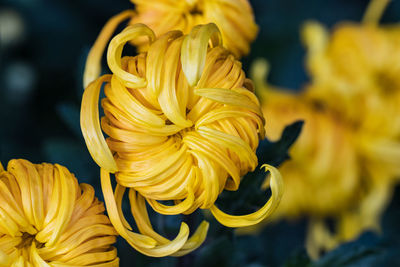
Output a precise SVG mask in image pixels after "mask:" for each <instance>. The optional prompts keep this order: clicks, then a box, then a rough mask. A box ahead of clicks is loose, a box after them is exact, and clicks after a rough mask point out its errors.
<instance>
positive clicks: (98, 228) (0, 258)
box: [0, 159, 119, 267]
mask: <svg viewBox="0 0 400 267" xmlns="http://www.w3.org/2000/svg"><path fill="white" fill-rule="evenodd" d="M0 201H1V207H0V266H13V267H23V266H53V267H63V266H65V267H67V266H97V267H108V266H109V267H111V266H119V259H118V257H117V251H116V249H115V248H114V247H112V244H114V243H115V241H116V235H117V232H116V231H115V229H114V227H113V226H112V225H111V223H110V221H109V219H108V217H107V216H105V215H104V214H103V212H104V205H103V203H102V202H100V201H98V200H97V198H96V197H95V196H94V190H93V187H91V186H90V185H88V184H83V183H82V184H78V182H77V180H76V178H75V177H74V175H73V174H72V173H70V172H69V171H68V170H67V169H66V168H65V167H63V166H60V165H58V164H55V165H52V164H48V163H42V164H32V163H30V162H29V161H26V160H22V159H14V160H11V161H10V162H9V163H8V166H7V171H6V170H4V169H3V167H2V166H1V164H0Z"/></svg>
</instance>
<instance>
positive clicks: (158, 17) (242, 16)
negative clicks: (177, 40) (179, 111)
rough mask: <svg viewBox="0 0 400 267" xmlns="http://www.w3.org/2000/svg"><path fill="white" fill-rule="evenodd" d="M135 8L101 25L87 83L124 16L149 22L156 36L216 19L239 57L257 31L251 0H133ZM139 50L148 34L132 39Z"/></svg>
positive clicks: (97, 72) (227, 43)
mask: <svg viewBox="0 0 400 267" xmlns="http://www.w3.org/2000/svg"><path fill="white" fill-rule="evenodd" d="M131 1H132V2H133V3H134V4H135V10H132V11H131V10H128V11H123V12H121V13H120V14H118V15H115V16H114V17H112V18H111V19H110V20H109V21H108V22H107V24H106V25H105V26H104V28H103V29H102V31H101V33H100V34H99V36H98V38H97V40H96V42H95V44H94V45H93V48H92V49H91V51H90V53H89V55H88V58H87V61H86V65H90V66H91V68H87V69H86V71H85V74H84V86H85V87H87V85H88V84H89V83H90V82H92V81H93V80H94V79H95V78H96V77H98V76H99V75H100V69H101V66H100V59H101V55H102V54H103V51H104V49H105V47H106V44H107V42H108V40H109V39H110V37H111V35H112V33H113V32H114V30H115V28H116V27H117V26H118V25H119V24H120V23H121V21H123V20H127V19H129V20H130V21H129V24H130V25H133V24H136V23H143V24H146V25H148V26H149V27H150V28H151V29H152V30H153V31H154V32H155V34H156V35H157V36H161V35H163V34H165V33H167V32H169V31H171V30H179V31H182V32H183V33H184V34H188V33H190V31H191V30H192V28H193V27H195V26H196V25H200V24H207V23H215V24H216V25H217V26H218V27H219V29H220V31H221V34H222V38H223V40H224V45H225V47H226V48H227V49H228V50H230V51H231V52H232V53H233V54H234V55H235V56H236V57H241V56H243V55H246V54H248V53H249V50H250V43H251V42H252V41H254V39H255V38H256V36H257V33H258V27H257V24H256V23H255V21H254V15H253V10H252V8H251V6H250V3H249V2H248V0H229V1H227V0H152V1H148V0H131ZM131 43H132V44H134V45H136V46H137V47H138V48H139V51H141V52H144V51H147V49H148V46H149V42H148V40H147V39H146V38H144V37H142V38H136V39H135V40H132V41H131Z"/></svg>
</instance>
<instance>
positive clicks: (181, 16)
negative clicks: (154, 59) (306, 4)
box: [130, 0, 258, 57]
mask: <svg viewBox="0 0 400 267" xmlns="http://www.w3.org/2000/svg"><path fill="white" fill-rule="evenodd" d="M131 1H132V3H134V4H135V11H136V12H137V15H136V16H133V18H132V19H131V21H130V24H135V23H144V24H146V25H148V26H149V27H150V28H151V29H152V30H153V31H154V32H155V33H156V35H157V36H160V35H161V34H164V33H166V32H168V31H170V30H180V31H182V32H183V33H184V34H188V33H189V32H190V31H191V30H192V28H193V27H194V26H196V25H199V24H207V23H211V22H212V23H215V24H216V25H217V26H218V27H219V29H220V31H221V34H222V38H223V40H224V46H225V47H226V48H227V49H228V50H230V51H231V52H232V53H233V54H234V55H235V56H237V57H241V56H243V55H246V54H248V53H249V50H250V43H251V42H252V41H254V39H255V38H256V35H257V32H258V27H257V25H256V24H255V21H254V16H253V10H252V8H251V6H250V3H249V2H248V1H247V0H229V1H227V0H178V1H175V0H155V1H146V0H131ZM160 18H163V19H160ZM144 41H146V40H144V39H142V40H140V41H136V40H135V41H133V43H134V44H136V45H139V46H140V47H141V48H140V49H141V50H143V49H144V48H143V46H146V44H145V42H144Z"/></svg>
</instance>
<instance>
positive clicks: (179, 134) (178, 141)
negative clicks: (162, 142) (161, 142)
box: [171, 126, 194, 149]
mask: <svg viewBox="0 0 400 267" xmlns="http://www.w3.org/2000/svg"><path fill="white" fill-rule="evenodd" d="M193 130H194V126H192V127H188V128H185V129H182V130H181V131H179V132H177V133H176V134H174V135H172V136H171V137H172V138H173V139H174V141H175V145H176V147H177V148H178V149H179V148H180V147H181V146H182V139H183V138H184V137H185V135H186V134H187V133H188V132H191V131H193Z"/></svg>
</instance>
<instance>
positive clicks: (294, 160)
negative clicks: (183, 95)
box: [253, 1, 400, 258]
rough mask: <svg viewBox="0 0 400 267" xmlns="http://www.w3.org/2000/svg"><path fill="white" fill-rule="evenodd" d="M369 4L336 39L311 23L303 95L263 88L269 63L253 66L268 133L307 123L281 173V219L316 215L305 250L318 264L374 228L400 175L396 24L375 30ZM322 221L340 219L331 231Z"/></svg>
mask: <svg viewBox="0 0 400 267" xmlns="http://www.w3.org/2000/svg"><path fill="white" fill-rule="evenodd" d="M383 2H384V1H381V2H380V3H383ZM371 6H372V7H373V8H377V9H378V10H375V11H374V12H372V11H371V8H370V9H369V11H368V12H367V15H366V17H365V20H364V24H355V23H342V24H340V25H338V26H336V27H335V28H334V30H333V32H332V34H329V32H328V30H326V29H325V28H324V27H323V26H321V25H320V24H318V23H316V22H311V23H307V24H306V26H305V27H304V29H303V39H304V40H305V43H306V45H307V49H308V54H307V61H306V62H307V66H308V69H309V72H310V76H311V83H310V84H309V85H308V86H306V88H305V89H304V91H303V92H301V93H299V94H295V93H293V92H292V93H291V92H289V91H282V90H274V89H273V88H271V87H269V86H267V85H265V84H264V85H263V83H264V80H263V79H264V78H265V66H264V65H262V64H264V63H261V65H260V63H257V64H258V65H255V66H254V70H255V72H254V73H255V77H254V78H253V79H254V80H255V82H256V88H258V89H260V88H262V87H264V90H265V91H264V92H263V96H264V99H265V101H264V102H263V112H264V114H265V116H266V119H267V121H269V122H270V126H271V127H269V128H268V129H266V135H267V136H268V137H270V138H272V139H273V138H275V137H276V136H277V135H278V133H279V131H281V130H282V129H283V128H284V126H285V125H287V124H289V123H292V122H294V121H295V120H298V119H302V120H305V124H304V128H303V131H302V133H301V135H300V137H299V139H298V141H297V142H296V144H295V145H294V146H293V148H292V149H291V151H290V155H291V160H289V161H287V162H285V163H284V164H283V166H282V168H281V171H282V174H283V176H284V177H285V184H286V188H285V190H286V192H285V195H284V196H283V198H282V202H281V204H280V206H279V208H278V210H277V213H276V214H277V216H278V217H288V218H293V217H297V216H299V215H309V216H311V218H312V219H311V221H312V222H311V224H310V228H309V235H308V240H307V249H308V251H309V253H310V255H311V256H312V257H314V258H315V257H317V256H318V254H319V252H320V250H321V249H325V250H326V249H328V250H329V249H332V248H334V247H335V246H336V245H337V244H339V243H341V242H344V241H348V240H352V239H354V238H356V237H357V236H358V235H359V234H360V233H361V232H362V231H364V230H366V229H372V230H378V229H379V220H380V216H381V214H382V212H383V210H384V208H385V207H386V205H387V203H388V201H389V200H390V198H391V194H392V191H393V187H394V185H395V184H396V183H397V182H398V178H399V177H400V164H399V162H400V60H399V59H400V26H398V25H390V26H378V25H376V23H375V22H376V14H381V12H382V6H379V7H380V8H378V6H377V5H376V3H375V2H372V4H371ZM374 14H375V15H374ZM325 218H333V219H335V222H336V225H335V230H334V233H331V232H330V231H329V230H328V227H327V226H326V225H325V223H324V219H325Z"/></svg>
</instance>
